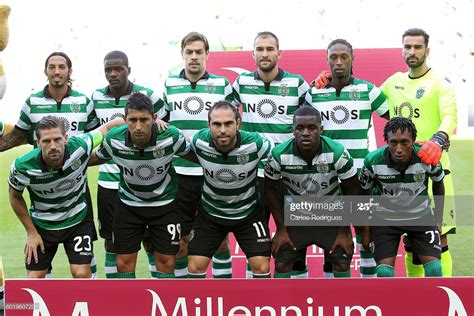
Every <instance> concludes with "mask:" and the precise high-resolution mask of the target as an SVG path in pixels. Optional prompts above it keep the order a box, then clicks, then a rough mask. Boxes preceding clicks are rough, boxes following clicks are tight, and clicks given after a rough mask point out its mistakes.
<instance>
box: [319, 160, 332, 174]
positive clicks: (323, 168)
mask: <svg viewBox="0 0 474 316" xmlns="http://www.w3.org/2000/svg"><path fill="white" fill-rule="evenodd" d="M316 170H318V172H319V173H328V172H329V164H328V163H327V161H325V160H321V161H318V162H317V163H316Z"/></svg>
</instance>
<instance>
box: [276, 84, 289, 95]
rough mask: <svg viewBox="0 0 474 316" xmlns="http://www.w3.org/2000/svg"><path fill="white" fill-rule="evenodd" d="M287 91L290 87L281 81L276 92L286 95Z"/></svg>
mask: <svg viewBox="0 0 474 316" xmlns="http://www.w3.org/2000/svg"><path fill="white" fill-rule="evenodd" d="M289 92H290V88H288V85H287V84H286V83H282V84H280V86H279V87H278V94H279V95H281V96H282V97H286V96H287V95H288V93H289Z"/></svg>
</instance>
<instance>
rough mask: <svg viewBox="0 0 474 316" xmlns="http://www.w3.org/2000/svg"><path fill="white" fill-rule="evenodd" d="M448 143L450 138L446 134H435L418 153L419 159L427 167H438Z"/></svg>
mask: <svg viewBox="0 0 474 316" xmlns="http://www.w3.org/2000/svg"><path fill="white" fill-rule="evenodd" d="M448 141H449V137H448V135H447V134H446V133H445V132H441V131H439V132H437V133H436V134H434V135H433V137H431V139H430V140H427V141H425V142H424V143H423V146H421V148H420V150H419V151H418V157H420V159H421V162H423V163H424V164H427V165H433V166H436V165H438V163H439V161H440V160H441V155H442V150H443V147H445V145H446V143H447V142H448Z"/></svg>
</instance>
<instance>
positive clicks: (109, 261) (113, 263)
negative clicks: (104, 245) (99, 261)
mask: <svg viewBox="0 0 474 316" xmlns="http://www.w3.org/2000/svg"><path fill="white" fill-rule="evenodd" d="M105 278H106V279H116V278H117V254H115V253H113V252H107V251H106V252H105Z"/></svg>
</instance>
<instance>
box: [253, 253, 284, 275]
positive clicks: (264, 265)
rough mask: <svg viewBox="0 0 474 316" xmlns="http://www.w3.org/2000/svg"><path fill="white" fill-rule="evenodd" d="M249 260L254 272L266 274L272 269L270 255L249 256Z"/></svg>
mask: <svg viewBox="0 0 474 316" xmlns="http://www.w3.org/2000/svg"><path fill="white" fill-rule="evenodd" d="M248 261H249V264H250V268H251V269H252V273H253V274H266V273H268V272H269V271H270V257H264V256H256V257H251V258H248ZM290 267H291V266H290Z"/></svg>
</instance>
